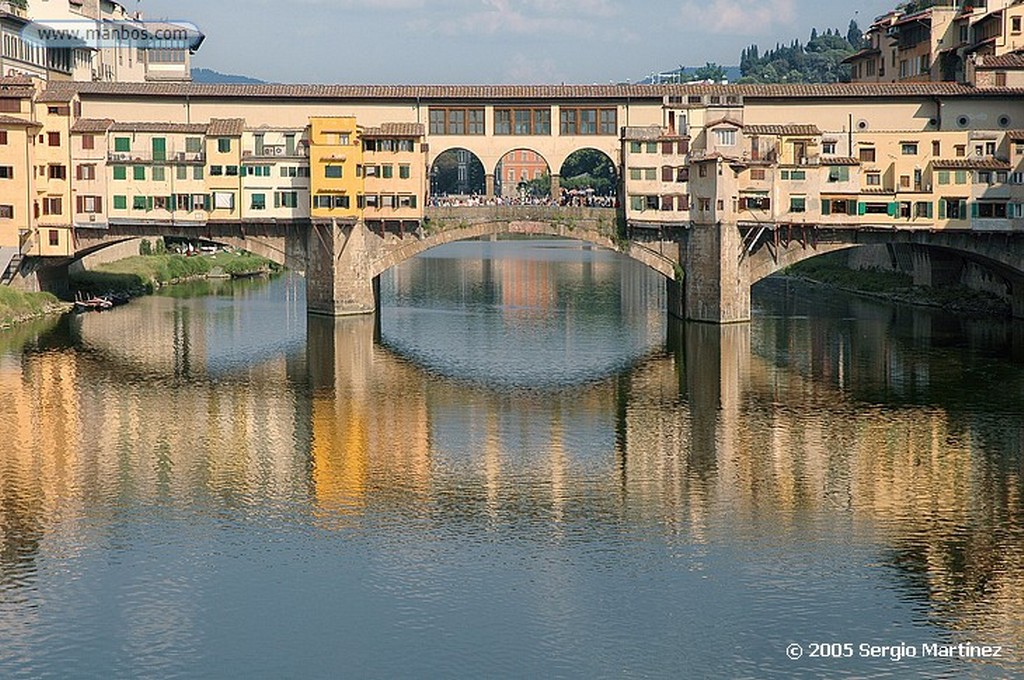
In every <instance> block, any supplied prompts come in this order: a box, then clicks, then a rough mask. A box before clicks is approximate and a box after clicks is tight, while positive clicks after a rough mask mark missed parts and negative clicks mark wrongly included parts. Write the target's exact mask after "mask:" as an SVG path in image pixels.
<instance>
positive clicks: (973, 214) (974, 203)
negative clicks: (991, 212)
mask: <svg viewBox="0 0 1024 680" xmlns="http://www.w3.org/2000/svg"><path fill="white" fill-rule="evenodd" d="M977 216H978V202H977V201H971V217H977Z"/></svg>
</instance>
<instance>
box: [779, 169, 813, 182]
mask: <svg viewBox="0 0 1024 680" xmlns="http://www.w3.org/2000/svg"><path fill="white" fill-rule="evenodd" d="M779 175H780V176H781V177H782V179H790V180H797V181H799V180H804V179H807V171H806V170H782V171H781V172H779Z"/></svg>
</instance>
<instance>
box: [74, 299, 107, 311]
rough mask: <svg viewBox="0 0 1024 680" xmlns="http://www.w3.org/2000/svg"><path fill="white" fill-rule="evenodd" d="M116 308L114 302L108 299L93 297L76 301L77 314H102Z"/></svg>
mask: <svg viewBox="0 0 1024 680" xmlns="http://www.w3.org/2000/svg"><path fill="white" fill-rule="evenodd" d="M113 306H114V301H113V300H111V299H109V298H108V297H101V296H93V297H88V298H87V297H84V296H82V297H79V298H78V299H76V300H75V311H76V312H102V311H104V310H107V309H110V308H112V307H113Z"/></svg>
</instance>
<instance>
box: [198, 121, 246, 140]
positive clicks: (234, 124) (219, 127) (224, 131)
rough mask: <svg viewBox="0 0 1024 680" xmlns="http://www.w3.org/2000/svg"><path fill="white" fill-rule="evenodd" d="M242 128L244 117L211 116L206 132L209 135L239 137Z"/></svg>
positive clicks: (243, 128) (243, 127)
mask: <svg viewBox="0 0 1024 680" xmlns="http://www.w3.org/2000/svg"><path fill="white" fill-rule="evenodd" d="M244 130H245V119H244V118H211V119H210V126H209V128H207V130H206V134H208V135H210V136H211V137H241V136H242V132H243V131H244Z"/></svg>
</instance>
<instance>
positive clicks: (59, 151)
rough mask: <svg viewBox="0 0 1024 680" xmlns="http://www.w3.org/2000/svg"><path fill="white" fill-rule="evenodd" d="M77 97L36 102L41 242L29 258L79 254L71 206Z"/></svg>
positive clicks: (30, 250) (36, 213) (37, 205)
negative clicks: (72, 139) (72, 155)
mask: <svg viewBox="0 0 1024 680" xmlns="http://www.w3.org/2000/svg"><path fill="white" fill-rule="evenodd" d="M74 106H75V100H74V98H73V97H71V98H66V97H52V96H50V97H48V96H45V95H44V96H41V97H39V98H37V99H36V105H35V108H36V120H37V121H38V122H39V123H41V124H42V126H43V127H42V129H41V130H40V131H39V136H38V138H37V140H36V141H37V143H36V145H35V159H34V160H35V162H34V165H35V176H36V184H35V195H34V197H33V208H32V211H33V216H34V217H36V218H37V219H38V222H37V229H38V238H37V239H36V240H35V241H34V242H33V243H31V245H30V247H29V248H28V250H27V252H26V253H25V254H27V255H38V256H41V257H66V256H68V255H71V254H72V253H74V252H75V245H74V225H73V224H72V205H71V124H72V123H71V121H72V115H71V113H72V108H73V107H74Z"/></svg>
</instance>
